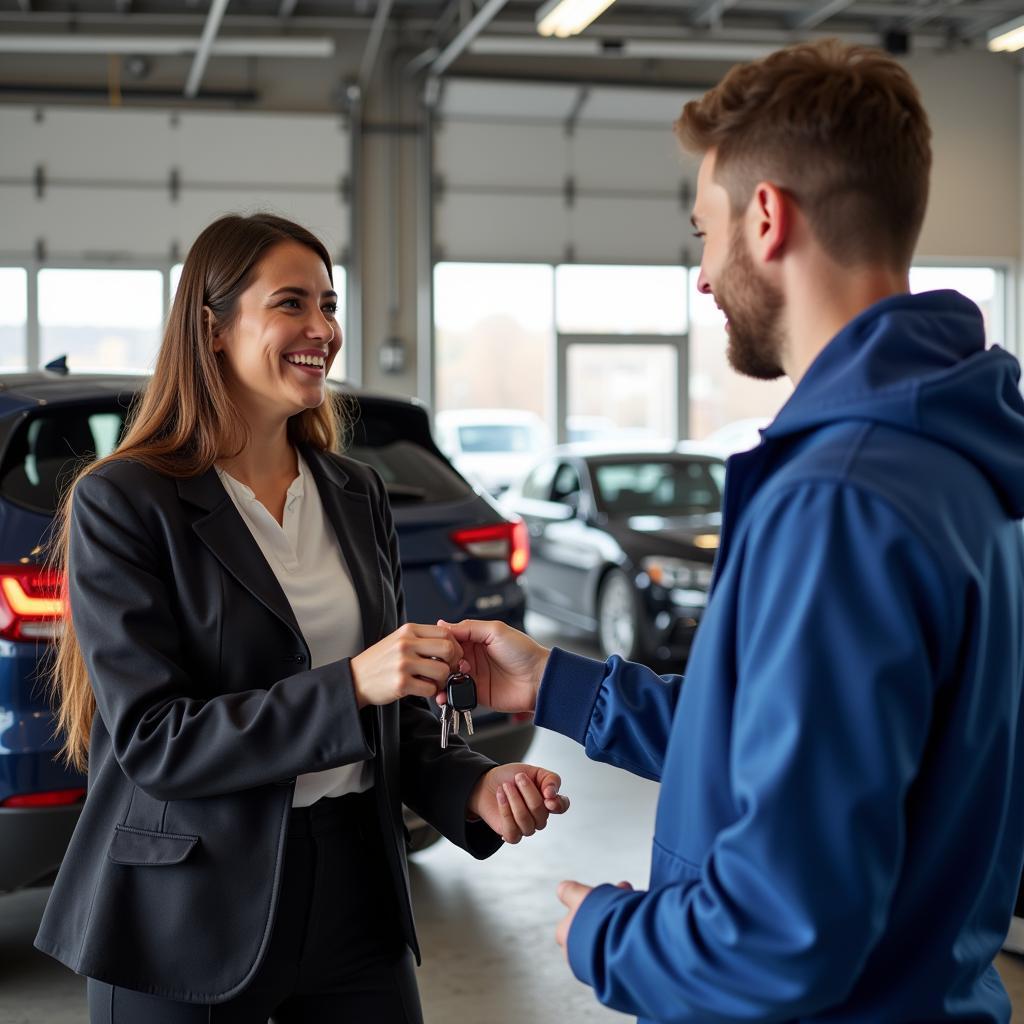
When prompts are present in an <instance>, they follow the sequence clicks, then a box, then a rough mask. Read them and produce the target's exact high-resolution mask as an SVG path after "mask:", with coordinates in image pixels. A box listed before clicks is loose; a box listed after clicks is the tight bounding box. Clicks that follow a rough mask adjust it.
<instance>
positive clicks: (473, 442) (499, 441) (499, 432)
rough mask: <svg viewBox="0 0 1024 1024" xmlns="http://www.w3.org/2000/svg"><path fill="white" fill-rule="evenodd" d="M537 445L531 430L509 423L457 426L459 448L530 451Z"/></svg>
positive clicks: (465, 449)
mask: <svg viewBox="0 0 1024 1024" xmlns="http://www.w3.org/2000/svg"><path fill="white" fill-rule="evenodd" d="M536 447H537V445H536V444H535V439H534V436H533V431H532V430H530V428H529V427H526V426H517V425H515V424H511V423H480V424H474V425H473V426H466V427H459V448H460V449H461V451H462V452H463V453H471V452H531V451H534V449H535V448H536Z"/></svg>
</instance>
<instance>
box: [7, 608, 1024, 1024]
mask: <svg viewBox="0 0 1024 1024" xmlns="http://www.w3.org/2000/svg"><path fill="white" fill-rule="evenodd" d="M531 629H532V630H533V632H534V633H535V634H536V635H537V636H538V637H539V638H540V639H542V640H543V641H544V642H548V643H550V642H555V636H554V634H553V633H552V632H551V627H550V625H548V624H545V623H544V622H543V621H542V620H536V621H532V622H531ZM558 642H559V643H560V644H561V645H562V646H565V647H570V648H572V649H575V650H578V651H580V652H581V653H592V647H591V646H590V644H589V643H588V642H587V641H586V640H585V639H583V638H570V637H566V636H564V635H559V637H558ZM529 759H530V760H531V761H533V762H535V763H538V764H542V765H544V766H546V767H548V768H551V769H553V770H555V771H557V772H559V773H560V774H561V775H562V777H563V780H564V791H565V792H566V793H567V794H569V796H570V797H571V798H572V801H573V805H572V808H571V810H570V812H569V814H568V815H567V816H566V817H565V818H564V819H562V820H556V821H554V822H552V824H551V826H550V827H549V828H548V829H547V830H545V831H544V832H542V833H539V834H538V835H536V836H534V837H533V838H532V839H528V840H524V841H523V842H522V843H521V844H520V845H519V846H516V847H507V848H505V849H503V850H501V851H499V852H498V853H497V854H496V855H495V856H494V857H492V858H491V859H490V860H488V861H485V862H484V863H477V862H475V861H473V860H472V859H470V858H469V857H467V856H466V855H465V854H464V853H462V852H461V851H459V850H456V849H455V848H454V847H452V846H450V845H447V844H438V845H437V846H435V847H433V848H431V849H430V850H426V851H424V852H423V853H422V854H420V855H419V856H418V858H417V859H416V861H415V862H414V864H413V866H412V885H413V896H414V900H415V903H416V913H417V921H418V925H419V931H420V939H421V943H422V946H423V953H424V963H423V966H422V968H421V969H420V972H419V982H420V990H421V994H422V998H423V1006H424V1011H425V1016H426V1020H427V1022H428V1024H431V1022H439V1021H454V1022H456V1024H480V1022H483V1021H487V1022H488V1024H522V1022H523V1021H529V1022H534V1024H599V1022H613V1021H624V1020H627V1019H628V1018H626V1017H623V1016H622V1015H621V1014H618V1013H614V1012H612V1011H610V1010H606V1009H604V1008H603V1007H601V1006H599V1005H598V1004H597V1003H596V1002H595V1000H594V999H593V996H592V995H591V992H590V990H589V989H587V988H585V987H584V986H583V985H581V984H579V983H578V982H577V981H576V980H575V979H574V978H573V977H572V975H571V973H570V972H569V969H568V967H567V966H566V964H565V962H564V960H563V957H562V953H561V950H560V949H559V948H558V946H556V945H555V942H554V930H555V927H556V926H557V924H558V921H559V920H560V919H561V916H562V915H561V909H562V908H561V904H560V903H558V901H557V899H556V898H555V886H556V885H557V884H558V882H559V881H560V880H561V879H563V878H575V879H578V880H579V881H583V882H590V883H594V882H603V881H613V882H615V881H619V880H620V879H628V880H629V881H631V882H633V883H634V884H635V885H638V886H641V885H644V884H645V883H646V881H647V864H648V842H649V838H650V835H651V830H652V826H653V822H654V806H655V802H656V800H657V792H658V790H657V787H656V786H655V785H654V784H653V783H649V782H645V781H643V780H642V779H637V778H634V777H632V776H630V775H627V774H625V773H624V772H619V771H616V770H615V769H612V768H609V767H607V766H605V765H599V764H594V763H592V762H590V761H588V760H587V758H586V757H585V755H584V754H583V750H582V748H581V747H579V746H577V745H576V744H574V743H572V742H570V741H568V740H565V739H563V738H561V737H559V736H555V735H552V734H549V733H540V732H539V733H538V736H537V739H536V741H535V743H534V746H533V748H532V749H531V752H530V755H529ZM46 895H47V893H46V891H45V890H44V891H38V890H37V891H31V892H24V893H16V894H14V895H11V896H3V897H0V1024H72V1022H75V1024H84V1022H85V1021H86V1020H87V1016H86V1012H85V1004H84V988H85V986H84V983H83V981H82V979H80V978H77V977H76V976H75V975H73V974H72V973H71V972H69V971H67V970H66V969H65V968H63V967H61V966H60V965H58V964H56V963H55V962H54V961H52V960H50V959H48V958H47V957H45V956H43V955H42V954H40V953H37V952H36V951H35V950H34V949H33V948H32V936H33V935H34V934H35V929H36V925H37V924H38V921H39V916H40V914H41V913H42V909H43V905H44V903H45V900H46ZM998 966H999V970H1000V973H1001V974H1002V976H1003V979H1004V981H1005V982H1006V984H1007V987H1008V988H1009V989H1010V992H1011V996H1012V998H1013V1000H1014V1008H1015V1012H1014V1021H1020V1022H1024V959H1021V958H1017V957H1011V956H1001V957H1000V958H999V962H998ZM140 1024H144V1022H140ZM360 1024H362V1022H360Z"/></svg>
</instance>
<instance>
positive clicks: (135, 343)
mask: <svg viewBox="0 0 1024 1024" xmlns="http://www.w3.org/2000/svg"><path fill="white" fill-rule="evenodd" d="M162 293H163V274H162V273H161V272H160V271H159V270H53V269H50V270H41V271H40V272H39V334H40V347H41V351H42V362H43V363H44V364H45V363H48V362H50V361H51V360H53V359H56V358H57V357H58V356H62V355H66V356H67V357H68V366H69V367H70V368H71V370H72V371H75V370H136V371H138V370H143V371H148V370H151V369H152V368H153V363H154V361H155V359H156V352H157V348H158V347H159V344H160V335H161V332H162V326H163V325H162V323H161V318H162V315H163V295H162Z"/></svg>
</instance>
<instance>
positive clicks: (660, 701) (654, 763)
mask: <svg viewBox="0 0 1024 1024" xmlns="http://www.w3.org/2000/svg"><path fill="white" fill-rule="evenodd" d="M682 685H683V677H682V676H674V675H667V676H659V675H657V674H656V673H655V672H654V671H653V670H652V669H649V668H647V667H646V666H644V665H637V664H634V663H633V662H631V661H623V660H622V659H621V658H619V657H615V656H613V657H611V658H609V659H608V661H595V660H594V659H593V658H585V657H583V656H581V655H578V654H570V653H568V652H567V651H563V650H561V649H560V648H558V647H556V648H554V650H552V652H551V656H550V657H549V658H548V664H547V668H546V669H545V670H544V677H543V679H542V680H541V685H540V690H539V691H538V693H537V713H536V717H535V722H536V724H537V725H539V726H542V727H543V728H545V729H551V730H552V731H553V732H560V733H561V734H562V735H563V736H568V737H569V738H570V739H573V740H576V742H577V743H582V744H583V745H584V747H585V748H586V751H587V756H588V757H589V758H591V759H592V760H594V761H604V762H605V763H607V764H613V765H615V767H616V768H624V769H625V770H626V771H629V772H632V773H633V774H634V775H639V776H641V777H642V778H645V779H652V780H654V781H655V782H658V781H660V779H661V766H662V762H663V761H664V758H665V749H666V747H667V746H668V738H669V734H670V732H671V729H672V718H673V716H674V715H675V710H676V702H677V701H678V699H679V693H680V690H681V688H682Z"/></svg>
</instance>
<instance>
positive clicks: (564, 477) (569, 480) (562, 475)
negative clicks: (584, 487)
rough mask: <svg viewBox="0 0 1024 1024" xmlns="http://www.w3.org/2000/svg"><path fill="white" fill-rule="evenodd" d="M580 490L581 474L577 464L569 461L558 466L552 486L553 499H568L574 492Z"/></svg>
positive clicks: (577, 492)
mask: <svg viewBox="0 0 1024 1024" xmlns="http://www.w3.org/2000/svg"><path fill="white" fill-rule="evenodd" d="M579 492H580V475H579V473H577V472H576V468H575V466H570V465H569V464H568V463H567V462H565V463H563V464H562V465H561V466H559V467H558V472H557V473H556V474H555V482H554V484H552V486H551V500H552V501H561V502H565V501H568V500H569V498H571V497H572V496H573V495H574V494H579Z"/></svg>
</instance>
